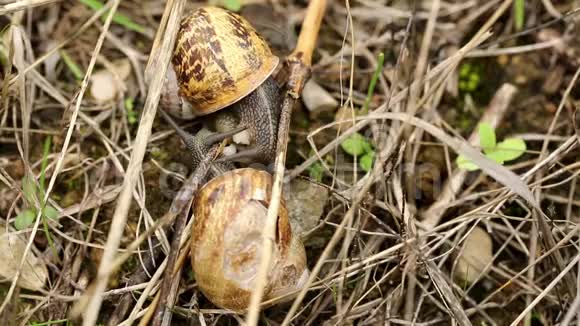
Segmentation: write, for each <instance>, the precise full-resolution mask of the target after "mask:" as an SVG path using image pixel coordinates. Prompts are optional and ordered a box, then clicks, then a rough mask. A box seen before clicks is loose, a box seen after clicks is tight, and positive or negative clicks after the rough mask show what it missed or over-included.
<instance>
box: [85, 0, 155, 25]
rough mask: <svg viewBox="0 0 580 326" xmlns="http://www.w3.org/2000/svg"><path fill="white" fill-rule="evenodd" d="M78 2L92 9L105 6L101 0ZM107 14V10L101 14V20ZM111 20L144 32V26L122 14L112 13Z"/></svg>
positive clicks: (95, 9)
mask: <svg viewBox="0 0 580 326" xmlns="http://www.w3.org/2000/svg"><path fill="white" fill-rule="evenodd" d="M80 2H81V3H82V4H84V5H85V6H87V7H89V8H91V9H93V10H94V11H97V10H100V9H102V8H103V7H104V6H105V5H103V3H102V2H100V1H98V0H80ZM107 15H108V11H107V12H105V13H104V14H103V15H102V16H101V19H102V20H103V21H105V19H106V18H107ZM113 22H115V23H116V24H119V25H121V26H124V27H125V28H127V29H129V30H132V31H135V32H138V33H144V32H145V27H143V26H141V25H139V24H137V23H135V22H134V21H133V20H132V19H131V18H129V17H127V16H125V15H123V14H119V13H116V14H115V15H113Z"/></svg>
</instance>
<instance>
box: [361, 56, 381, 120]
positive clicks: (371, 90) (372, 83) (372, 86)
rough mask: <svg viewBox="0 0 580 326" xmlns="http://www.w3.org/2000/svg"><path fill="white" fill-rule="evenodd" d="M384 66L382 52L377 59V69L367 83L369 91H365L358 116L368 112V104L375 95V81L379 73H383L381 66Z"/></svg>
mask: <svg viewBox="0 0 580 326" xmlns="http://www.w3.org/2000/svg"><path fill="white" fill-rule="evenodd" d="M384 65H385V54H384V53H383V52H381V53H379V57H378V58H377V68H376V69H375V72H374V73H373V77H372V78H371V81H370V83H369V89H368V90H367V97H366V99H365V103H364V105H363V107H362V109H361V112H360V114H361V115H364V114H367V113H368V112H369V104H370V103H371V100H372V98H373V95H374V94H375V87H376V86H377V81H378V80H379V76H380V75H381V71H383V66H384Z"/></svg>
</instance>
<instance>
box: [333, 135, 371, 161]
mask: <svg viewBox="0 0 580 326" xmlns="http://www.w3.org/2000/svg"><path fill="white" fill-rule="evenodd" d="M340 147H342V149H343V150H344V151H345V152H346V153H347V154H349V155H352V156H360V155H363V154H364V153H366V152H368V151H369V149H370V150H372V146H371V144H369V142H368V141H367V140H366V138H365V137H364V136H363V135H361V134H359V133H358V132H357V133H354V134H352V135H350V137H348V138H347V139H345V140H344V141H343V142H342V144H340Z"/></svg>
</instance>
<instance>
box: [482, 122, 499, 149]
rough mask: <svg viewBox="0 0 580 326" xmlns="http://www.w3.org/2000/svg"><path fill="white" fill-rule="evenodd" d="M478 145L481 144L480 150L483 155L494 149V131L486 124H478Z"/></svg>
mask: <svg viewBox="0 0 580 326" xmlns="http://www.w3.org/2000/svg"><path fill="white" fill-rule="evenodd" d="M478 133H479V143H480V144H481V148H483V151H484V152H485V153H489V152H490V151H493V150H494V149H495V145H496V139H495V131H494V130H493V128H492V126H491V125H490V124H489V123H487V122H482V123H480V124H479V129H478Z"/></svg>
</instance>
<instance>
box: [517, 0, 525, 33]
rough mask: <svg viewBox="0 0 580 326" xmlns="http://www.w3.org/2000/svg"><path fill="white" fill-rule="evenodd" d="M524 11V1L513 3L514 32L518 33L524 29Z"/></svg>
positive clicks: (519, 0)
mask: <svg viewBox="0 0 580 326" xmlns="http://www.w3.org/2000/svg"><path fill="white" fill-rule="evenodd" d="M525 9H526V8H525V1H524V0H515V1H514V25H515V27H516V31H520V30H521V29H522V28H523V27H524V18H525V14H526V10H525Z"/></svg>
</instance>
